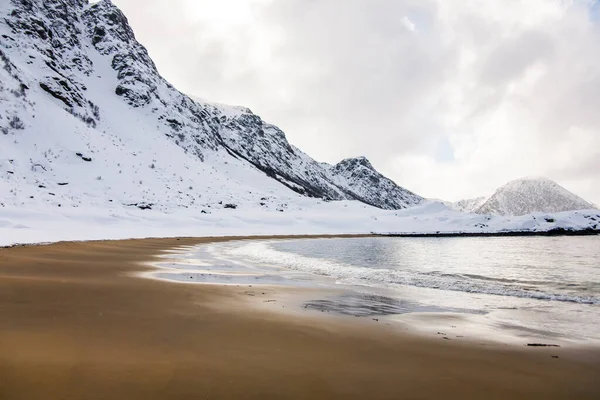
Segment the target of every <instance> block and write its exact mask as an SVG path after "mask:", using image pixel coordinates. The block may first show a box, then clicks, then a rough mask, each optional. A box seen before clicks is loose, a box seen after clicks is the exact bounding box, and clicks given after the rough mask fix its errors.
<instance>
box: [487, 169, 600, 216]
mask: <svg viewBox="0 0 600 400" xmlns="http://www.w3.org/2000/svg"><path fill="white" fill-rule="evenodd" d="M594 208H596V207H594V205H592V204H591V203H588V202H587V201H585V200H583V199H582V198H580V197H579V196H577V195H575V194H573V193H571V192H569V191H568V190H567V189H565V188H563V187H562V186H560V185H559V184H557V183H556V182H554V181H552V180H550V179H545V178H522V179H517V180H514V181H511V182H508V183H507V184H505V185H503V186H502V187H500V188H499V189H498V190H496V192H495V193H494V194H493V195H492V196H491V197H490V198H489V199H487V201H486V202H485V203H483V205H482V206H481V207H480V208H479V209H478V210H477V213H478V214H494V215H505V216H519V215H525V214H531V213H534V212H546V213H556V212H562V211H573V210H587V209H594Z"/></svg>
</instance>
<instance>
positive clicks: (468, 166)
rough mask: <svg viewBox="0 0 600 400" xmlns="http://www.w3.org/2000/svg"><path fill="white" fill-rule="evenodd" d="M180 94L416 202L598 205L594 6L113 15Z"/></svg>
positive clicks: (479, 2) (312, 2)
mask: <svg viewBox="0 0 600 400" xmlns="http://www.w3.org/2000/svg"><path fill="white" fill-rule="evenodd" d="M113 2H114V3H115V4H116V5H118V6H119V7H120V8H121V9H122V10H123V11H124V12H125V14H126V15H127V16H128V18H129V20H130V23H131V25H132V26H133V28H134V30H135V32H136V35H137V37H138V40H140V42H142V43H143V44H144V45H145V46H146V47H147V48H148V50H149V52H150V55H151V56H152V57H153V59H154V60H155V62H156V64H157V66H158V68H159V70H160V72H161V73H162V74H163V75H164V76H165V78H166V79H167V80H169V81H170V82H172V83H173V84H174V85H175V86H176V87H178V88H179V89H180V90H182V91H184V92H186V93H188V94H191V95H194V96H198V97H200V98H204V99H206V100H210V101H214V102H221V103H228V104H239V105H245V106H248V107H249V108H251V109H252V110H253V111H254V112H255V113H257V114H259V115H261V116H262V117H263V119H265V120H266V121H268V122H271V123H273V124H275V125H278V126H279V127H281V128H282V129H283V130H284V131H285V132H286V134H287V136H288V139H289V140H290V142H292V143H293V144H295V145H296V146H298V147H300V148H301V149H303V150H304V151H306V152H307V153H308V154H310V155H311V156H313V157H314V158H316V159H317V160H319V161H328V162H331V163H335V162H337V161H339V160H340V159H342V158H345V157H350V156H358V155H365V156H367V157H368V158H369V159H370V160H371V161H372V163H373V165H374V166H375V167H376V168H377V169H379V170H380V171H381V172H383V173H384V174H386V175H388V176H389V177H391V178H392V179H394V180H395V181H396V182H397V183H398V184H400V185H402V186H405V187H407V188H409V189H411V190H413V191H415V192H417V193H419V194H421V195H423V196H427V197H434V198H442V199H447V200H458V199H461V198H468V197H475V196H480V195H489V194H491V193H492V192H493V191H494V189H495V188H496V187H498V186H499V185H501V184H503V183H505V182H507V181H509V180H512V179H515V178H519V177H523V176H545V177H548V178H551V179H554V180H556V181H558V182H559V183H560V184H562V185H563V186H565V187H566V188H567V189H569V190H572V191H574V192H575V193H577V194H579V195H581V196H583V197H584V198H586V199H587V200H589V201H593V202H595V203H597V204H600V5H596V1H595V0H594V1H593V0H402V1H400V0H398V1H393V0H169V1H165V0H145V1H144V2H143V6H141V5H140V3H141V2H140V1H139V0H113Z"/></svg>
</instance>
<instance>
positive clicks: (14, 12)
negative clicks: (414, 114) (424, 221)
mask: <svg viewBox="0 0 600 400" xmlns="http://www.w3.org/2000/svg"><path fill="white" fill-rule="evenodd" d="M0 35H1V36H0V37H1V39H0V68H1V72H0V74H1V75H0V78H2V80H1V83H0V99H1V101H2V108H1V109H0V130H1V131H2V133H3V135H0V141H1V142H0V144H1V149H0V179H2V180H4V181H5V183H6V184H4V185H3V192H2V193H0V196H1V197H0V202H2V203H5V204H26V203H28V204H30V203H38V202H50V203H56V204H61V206H70V205H83V204H91V205H98V203H107V202H118V203H120V204H149V203H152V204H153V207H155V208H160V209H163V210H171V209H173V208H174V207H175V208H177V207H179V208H181V207H196V208H198V209H199V210H200V209H203V208H208V207H211V206H212V207H214V206H215V203H216V205H218V204H219V202H236V204H237V203H239V204H241V203H244V202H250V203H252V204H254V205H256V204H260V203H264V207H268V206H269V201H267V199H271V201H272V202H274V203H277V204H276V205H275V206H274V208H275V209H279V208H281V207H279V205H280V204H283V203H285V202H286V201H288V200H289V199H291V198H296V193H297V194H300V195H303V196H309V197H315V198H319V199H326V200H358V201H361V202H365V203H367V204H370V205H373V206H376V207H382V208H405V207H408V206H412V205H414V204H417V203H418V202H419V201H418V200H417V199H420V198H419V197H418V196H413V197H411V198H410V199H409V201H407V202H405V201H404V200H403V198H396V197H393V196H395V195H396V194H398V193H403V192H404V189H402V188H400V187H398V186H397V185H395V184H394V183H393V182H391V181H389V180H388V185H387V186H388V187H387V188H388V189H389V190H386V191H378V190H376V189H374V190H360V191H358V192H357V191H355V190H353V188H354V187H361V188H364V187H365V186H366V185H368V182H366V181H361V177H356V180H353V179H344V180H341V179H338V177H337V176H335V175H334V174H332V173H331V171H330V170H329V168H327V167H326V166H324V165H322V164H320V163H317V162H316V161H315V160H313V159H312V158H310V157H309V156H308V155H306V154H305V153H303V152H302V151H300V150H298V149H297V148H295V147H293V146H292V145H290V144H289V143H288V141H287V139H286V137H285V134H284V133H283V132H282V131H281V130H280V129H278V128H277V127H276V126H274V125H271V124H268V123H266V122H264V121H263V120H262V119H261V118H260V117H259V116H257V115H255V114H253V113H252V112H251V111H250V110H249V109H247V108H244V107H229V106H220V105H214V104H211V103H208V102H202V101H196V100H194V99H192V98H190V97H188V96H186V95H185V94H183V93H181V92H179V91H178V90H177V89H175V88H174V87H173V86H172V85H170V84H169V83H168V82H167V81H166V80H165V79H163V78H162V77H161V75H160V74H159V72H158V70H157V68H156V66H155V64H154V63H153V61H152V60H151V59H150V57H149V55H148V53H147V51H146V49H145V48H144V47H143V46H142V45H141V44H140V43H138V42H137V40H136V39H135V35H134V32H133V31H132V29H131V27H130V26H129V24H128V22H127V19H126V17H125V16H124V15H123V13H122V12H121V11H120V10H119V9H118V8H117V7H116V6H114V5H113V4H112V3H111V2H110V1H108V0H103V1H100V2H98V3H95V4H89V3H88V2H87V1H86V0H45V1H41V0H32V1H29V0H27V1H26V0H11V1H8V0H5V1H3V2H2V3H1V4H0ZM3 183H4V182H3ZM59 184H60V187H57V185H59ZM62 184H64V185H62ZM67 186H68V187H67ZM290 189H291V190H290ZM366 189H368V188H366ZM49 193H50V194H49ZM31 196H33V197H31ZM273 198H277V200H273Z"/></svg>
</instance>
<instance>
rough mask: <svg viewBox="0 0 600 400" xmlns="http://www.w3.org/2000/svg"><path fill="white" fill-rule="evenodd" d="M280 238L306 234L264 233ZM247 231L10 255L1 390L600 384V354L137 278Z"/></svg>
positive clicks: (431, 393)
mask: <svg viewBox="0 0 600 400" xmlns="http://www.w3.org/2000/svg"><path fill="white" fill-rule="evenodd" d="M360 236H364V235H360ZM305 237H309V236H305ZM310 237H315V238H316V237H339V235H326V236H323V235H320V236H310ZM276 238H294V239H297V238H299V237H298V236H291V237H290V236H286V237H278V236H269V237H264V236H263V237H258V238H257V239H276ZM239 239H252V237H218V238H174V239H132V240H124V241H94V242H62V243H55V244H49V245H43V246H19V247H12V248H4V249H2V250H0V321H3V323H2V325H1V326H0V397H1V398H3V399H16V398H30V399H36V398H65V397H70V398H116V399H119V398H133V399H135V398H146V399H153V398H162V399H164V398H198V397H200V398H202V397H210V398H223V397H238V398H265V397H278V398H281V397H285V398H332V397H342V396H343V397H348V398H365V397H367V396H368V397H370V398H398V397H402V396H404V397H410V398H440V397H442V396H443V397H444V398H449V399H452V398H480V397H482V396H485V397H487V398H492V399H493V398H498V399H501V398H508V397H511V398H528V399H536V398H540V399H541V398H544V399H559V398H581V399H585V398H590V399H592V398H596V396H597V395H598V394H599V393H600V383H598V382H597V379H596V378H597V376H598V375H599V374H600V362H599V361H600V349H586V351H585V352H583V351H578V350H574V349H568V348H544V347H541V348H523V349H514V348H509V349H505V348H497V347H494V348H492V347H488V346H475V345H472V344H465V343H456V342H448V341H445V340H434V339H430V338H424V337H418V336H415V335H410V334H405V333H402V332H397V331H394V330H392V329H388V328H386V327H385V325H383V324H357V323H353V322H352V321H348V319H344V320H342V319H331V318H318V317H314V318H313V317H310V316H307V317H306V318H295V317H294V316H293V315H287V316H286V315H285V314H279V313H278V314H273V313H269V312H266V311H262V310H259V309H253V308H252V307H249V305H248V304H245V303H247V302H246V300H247V296H246V297H245V295H244V294H243V293H240V290H239V289H238V288H235V287H226V286H221V285H219V286H217V285H181V284H179V283H169V282H165V281H158V280H153V279H142V278H140V277H136V276H132V274H137V273H143V272H148V271H150V270H151V267H150V266H148V265H147V264H146V263H148V262H159V261H160V259H159V257H157V256H159V255H161V254H166V253H167V252H169V251H171V250H174V249H177V248H181V247H183V246H193V245H197V244H202V243H211V242H222V241H228V240H239ZM552 356H558V357H559V358H558V359H556V358H552Z"/></svg>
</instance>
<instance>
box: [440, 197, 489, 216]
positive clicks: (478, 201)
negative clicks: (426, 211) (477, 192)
mask: <svg viewBox="0 0 600 400" xmlns="http://www.w3.org/2000/svg"><path fill="white" fill-rule="evenodd" d="M487 199H488V198H487V197H475V198H473V199H464V200H459V201H456V202H454V203H448V206H449V207H450V208H451V209H453V210H456V211H462V212H466V213H472V212H476V211H477V210H479V208H481V206H482V205H483V203H485V202H486V201H487Z"/></svg>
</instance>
